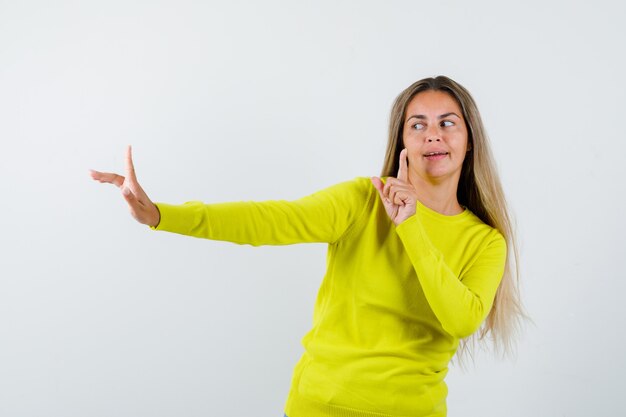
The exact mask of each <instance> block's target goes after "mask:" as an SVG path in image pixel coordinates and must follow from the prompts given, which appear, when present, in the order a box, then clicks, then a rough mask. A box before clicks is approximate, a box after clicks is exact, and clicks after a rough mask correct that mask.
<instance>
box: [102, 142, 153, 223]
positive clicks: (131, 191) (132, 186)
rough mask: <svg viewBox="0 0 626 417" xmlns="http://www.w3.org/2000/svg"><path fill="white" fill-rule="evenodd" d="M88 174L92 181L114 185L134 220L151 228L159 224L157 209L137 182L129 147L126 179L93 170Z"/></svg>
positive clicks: (127, 150)
mask: <svg viewBox="0 0 626 417" xmlns="http://www.w3.org/2000/svg"><path fill="white" fill-rule="evenodd" d="M90 172H91V178H93V179H94V180H96V181H100V182H106V183H109V184H114V185H116V186H117V187H118V188H120V189H121V190H122V196H124V199H125V200H126V202H127V203H128V207H129V209H130V214H131V215H132V216H133V217H134V218H135V220H137V221H138V222H139V223H142V224H146V225H148V226H153V227H156V226H157V225H158V224H159V222H160V221H161V214H160V213H159V209H158V208H157V206H156V205H155V204H154V203H153V202H152V201H151V200H150V199H149V198H148V195H147V194H146V192H145V191H144V190H143V188H141V185H139V183H138V182H137V176H136V175H135V167H134V166H133V156H132V150H131V148H130V145H129V146H128V148H126V177H123V176H121V175H118V174H114V173H111V172H99V171H94V170H93V169H92V170H90Z"/></svg>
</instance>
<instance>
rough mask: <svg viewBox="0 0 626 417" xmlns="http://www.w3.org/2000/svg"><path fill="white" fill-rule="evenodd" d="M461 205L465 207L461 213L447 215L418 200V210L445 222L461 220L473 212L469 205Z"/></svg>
mask: <svg viewBox="0 0 626 417" xmlns="http://www.w3.org/2000/svg"><path fill="white" fill-rule="evenodd" d="M461 207H463V211H462V212H460V213H459V214H452V215H447V214H441V213H439V212H438V211H435V210H433V209H431V208H430V207H427V206H425V205H424V204H422V202H421V201H418V202H417V210H418V211H419V212H420V214H425V215H427V216H429V217H432V218H434V219H437V220H440V221H444V222H456V221H460V220H463V219H465V218H466V217H468V216H469V215H470V214H471V212H470V210H469V209H468V208H467V207H465V206H463V205H461Z"/></svg>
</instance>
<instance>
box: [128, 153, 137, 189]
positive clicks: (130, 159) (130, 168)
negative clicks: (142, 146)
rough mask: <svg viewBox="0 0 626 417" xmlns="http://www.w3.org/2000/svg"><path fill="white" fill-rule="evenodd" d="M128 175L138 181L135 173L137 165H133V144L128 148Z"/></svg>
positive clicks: (132, 180)
mask: <svg viewBox="0 0 626 417" xmlns="http://www.w3.org/2000/svg"><path fill="white" fill-rule="evenodd" d="M126 177H127V178H128V179H129V180H130V181H131V182H132V183H137V176H136V175H135V166H134V165H133V154H132V149H131V146H130V145H128V147H127V148H126Z"/></svg>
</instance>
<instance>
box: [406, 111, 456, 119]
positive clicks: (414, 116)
mask: <svg viewBox="0 0 626 417" xmlns="http://www.w3.org/2000/svg"><path fill="white" fill-rule="evenodd" d="M448 116H456V117H458V118H459V119H460V118H461V117H460V116H459V115H458V114H456V113H455V112H450V113H444V114H442V115H441V116H439V117H438V119H444V118H446V117H448ZM412 118H415V119H426V118H427V117H426V116H424V115H423V114H413V115H411V116H409V118H408V119H406V120H407V121H409V120H411V119H412Z"/></svg>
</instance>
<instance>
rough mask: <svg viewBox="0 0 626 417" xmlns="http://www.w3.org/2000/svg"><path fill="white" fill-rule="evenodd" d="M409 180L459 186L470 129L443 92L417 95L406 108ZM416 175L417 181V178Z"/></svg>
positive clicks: (405, 125) (456, 107)
mask: <svg viewBox="0 0 626 417" xmlns="http://www.w3.org/2000/svg"><path fill="white" fill-rule="evenodd" d="M403 139H404V147H405V148H406V149H407V151H408V156H407V157H408V159H409V180H410V181H411V182H412V183H413V184H414V185H416V184H417V182H419V181H415V180H418V178H420V179H422V180H425V181H428V182H431V183H432V182H434V183H441V182H443V181H446V180H455V181H456V183H457V184H458V181H459V178H460V176H461V168H462V166H463V160H464V159H465V155H466V153H467V151H468V141H467V128H466V126H465V120H464V119H463V113H462V111H461V108H460V107H459V105H458V104H457V102H456V100H455V99H454V98H453V97H452V96H451V95H450V94H448V93H446V92H443V91H436V90H428V91H422V92H421V93H418V94H417V95H416V96H415V97H413V99H411V101H410V102H409V105H408V106H407V108H406V116H405V119H404V130H403ZM416 176H417V177H418V178H416Z"/></svg>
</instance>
